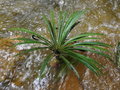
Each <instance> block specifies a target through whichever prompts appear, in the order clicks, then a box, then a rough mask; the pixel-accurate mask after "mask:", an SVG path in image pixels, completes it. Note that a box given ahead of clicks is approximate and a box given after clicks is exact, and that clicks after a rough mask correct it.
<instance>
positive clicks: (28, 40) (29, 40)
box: [12, 38, 49, 45]
mask: <svg viewBox="0 0 120 90" xmlns="http://www.w3.org/2000/svg"><path fill="white" fill-rule="evenodd" d="M12 40H21V41H24V43H25V42H26V44H27V43H28V42H29V43H30V42H31V43H40V44H43V45H49V44H48V43H45V42H41V41H35V40H33V39H29V38H14V39H12Z"/></svg>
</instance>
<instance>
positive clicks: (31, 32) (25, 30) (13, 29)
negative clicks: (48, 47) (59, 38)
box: [9, 28, 51, 44]
mask: <svg viewBox="0 0 120 90" xmlns="http://www.w3.org/2000/svg"><path fill="white" fill-rule="evenodd" d="M9 30H11V31H21V32H26V33H29V34H33V35H36V36H38V37H39V38H40V39H41V40H44V41H45V42H46V43H48V44H51V42H50V41H49V40H48V39H46V38H45V37H43V36H41V35H40V34H37V33H36V32H33V31H31V30H28V29H25V28H10V29H9Z"/></svg>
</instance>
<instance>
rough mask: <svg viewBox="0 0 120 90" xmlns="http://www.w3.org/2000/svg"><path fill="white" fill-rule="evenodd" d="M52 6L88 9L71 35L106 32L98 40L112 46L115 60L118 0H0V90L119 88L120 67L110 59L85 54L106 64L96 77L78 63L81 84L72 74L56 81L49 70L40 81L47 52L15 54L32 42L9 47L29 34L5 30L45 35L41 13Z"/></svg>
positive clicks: (118, 37)
mask: <svg viewBox="0 0 120 90" xmlns="http://www.w3.org/2000/svg"><path fill="white" fill-rule="evenodd" d="M51 9H53V10H55V11H56V12H58V11H59V10H66V11H69V12H73V11H75V10H82V9H88V12H87V13H86V14H85V15H84V16H83V17H82V19H80V20H81V23H80V24H79V25H78V26H76V27H75V29H74V31H73V32H72V36H74V35H76V34H78V33H83V32H99V33H105V34H106V36H104V37H102V38H103V39H102V40H101V41H103V42H105V43H108V44H111V45H112V46H113V47H112V48H110V49H109V50H111V51H112V54H111V56H112V57H113V61H114V62H115V52H116V50H115V47H116V45H117V43H118V42H120V0H0V90H120V69H119V68H118V67H117V66H116V64H113V63H112V62H111V61H108V60H106V59H105V58H103V57H100V56H96V55H94V54H90V53H88V56H91V57H92V58H94V59H97V60H98V61H100V62H101V63H102V64H103V65H105V67H106V68H105V70H104V75H102V76H100V77H97V76H95V75H94V74H93V73H92V72H91V71H90V70H88V69H86V68H85V67H84V66H83V65H81V64H80V65H78V66H77V70H79V73H80V75H81V82H80V83H79V82H78V80H77V78H76V77H75V75H74V74H73V73H69V74H68V75H67V76H66V78H61V80H60V81H59V82H57V83H56V82H54V74H52V73H50V72H48V73H47V75H46V77H45V78H43V79H42V80H41V81H39V79H38V75H39V67H40V62H41V60H43V56H44V55H46V53H48V52H44V51H43V52H40V51H35V52H32V53H30V54H27V55H23V56H17V57H14V55H15V54H16V53H18V52H20V50H23V49H29V48H31V47H32V45H22V46H18V47H16V48H11V46H12V45H13V44H14V43H16V42H18V41H12V40H10V39H11V38H14V37H24V36H27V37H29V35H27V34H24V33H19V35H18V32H14V33H13V32H10V31H7V30H8V29H9V28H13V27H23V28H27V29H31V30H34V31H36V32H39V33H41V34H43V35H45V33H46V29H45V27H44V25H43V22H42V19H41V15H42V13H45V14H46V15H49V10H51ZM48 71H49V69H48Z"/></svg>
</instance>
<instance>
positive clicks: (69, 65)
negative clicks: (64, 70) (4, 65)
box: [61, 56, 80, 80]
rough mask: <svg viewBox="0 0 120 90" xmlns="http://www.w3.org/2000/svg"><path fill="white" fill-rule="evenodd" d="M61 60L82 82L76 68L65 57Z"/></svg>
mask: <svg viewBox="0 0 120 90" xmlns="http://www.w3.org/2000/svg"><path fill="white" fill-rule="evenodd" d="M61 58H62V60H63V61H64V62H65V63H66V64H67V66H68V67H69V68H70V69H71V70H72V71H73V72H74V73H75V75H76V76H77V78H78V79H79V80H80V76H79V73H78V72H77V70H76V69H75V68H74V66H73V65H72V64H71V63H70V62H69V61H68V60H67V59H66V58H65V57H64V56H61Z"/></svg>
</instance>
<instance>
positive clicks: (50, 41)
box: [10, 10, 110, 79]
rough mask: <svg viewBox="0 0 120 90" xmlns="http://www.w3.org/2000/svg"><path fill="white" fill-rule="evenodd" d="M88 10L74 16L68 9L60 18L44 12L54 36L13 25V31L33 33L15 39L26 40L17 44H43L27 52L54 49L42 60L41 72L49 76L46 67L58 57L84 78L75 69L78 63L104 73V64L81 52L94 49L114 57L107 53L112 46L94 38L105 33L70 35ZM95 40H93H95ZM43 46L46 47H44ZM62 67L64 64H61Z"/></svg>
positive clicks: (96, 72) (49, 31)
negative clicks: (27, 36)
mask: <svg viewBox="0 0 120 90" xmlns="http://www.w3.org/2000/svg"><path fill="white" fill-rule="evenodd" d="M84 13H85V11H84V10H82V11H76V12H74V13H72V14H71V15H69V14H67V13H66V12H62V11H61V12H59V15H58V19H57V20H56V19H55V15H54V12H51V13H50V17H49V18H48V17H47V16H46V15H43V20H44V23H45V24H46V28H47V31H48V33H49V36H50V38H47V37H45V36H44V35H41V34H39V33H36V32H34V31H32V30H28V29H24V28H12V29H10V30H13V31H21V32H25V33H29V34H31V35H33V38H32V39H29V38H15V40H21V41H22V42H20V43H17V44H16V45H21V44H40V47H35V48H31V49H28V50H25V51H24V52H31V51H34V50H41V49H42V50H43V49H44V50H46V49H47V50H48V49H49V50H51V53H50V54H48V55H47V56H46V57H45V59H44V60H43V62H42V65H41V68H40V75H41V76H43V75H45V68H46V67H47V65H48V64H49V62H50V61H51V60H52V58H56V59H57V60H58V61H60V62H62V63H64V64H65V65H66V66H67V67H68V68H69V69H70V70H72V71H73V72H74V73H75V75H76V76H77V77H78V79H80V76H79V73H78V71H77V70H76V68H75V65H76V64H75V63H74V62H77V63H82V64H84V65H85V66H86V67H87V68H89V69H90V70H91V71H93V72H94V73H95V74H96V75H100V74H101V67H102V65H101V64H100V63H99V62H97V61H96V60H94V59H92V58H90V57H88V56H86V55H84V54H81V53H80V52H82V51H85V52H91V53H95V54H98V55H101V56H104V57H106V58H108V59H110V56H109V55H108V54H106V53H105V52H108V50H107V49H106V47H109V46H110V45H108V44H105V43H102V42H97V41H94V40H96V39H100V38H98V37H96V36H101V35H103V34H101V33H81V34H78V35H76V36H74V37H68V36H69V34H70V33H71V31H72V30H73V28H74V27H75V26H76V25H77V24H78V19H79V18H80V17H81V16H82V15H83V14H84ZM91 39H92V40H93V41H91ZM41 45H42V46H43V47H42V46H41ZM61 67H62V65H61Z"/></svg>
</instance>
